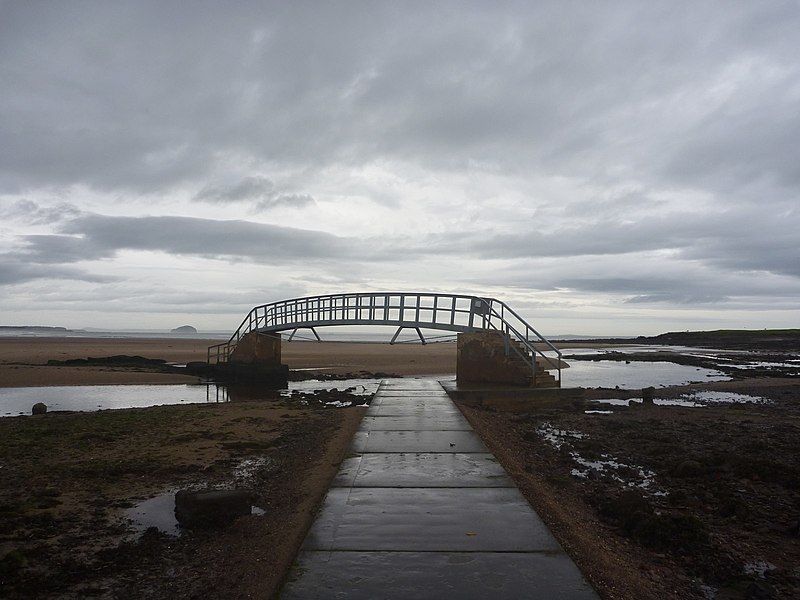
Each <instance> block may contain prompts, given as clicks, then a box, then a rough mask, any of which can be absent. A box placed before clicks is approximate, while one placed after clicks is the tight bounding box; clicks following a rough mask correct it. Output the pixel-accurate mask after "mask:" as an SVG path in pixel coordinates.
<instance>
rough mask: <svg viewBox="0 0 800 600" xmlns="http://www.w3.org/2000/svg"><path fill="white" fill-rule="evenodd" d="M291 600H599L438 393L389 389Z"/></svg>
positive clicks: (346, 470) (358, 441)
mask: <svg viewBox="0 0 800 600" xmlns="http://www.w3.org/2000/svg"><path fill="white" fill-rule="evenodd" d="M280 597H281V598H282V599H294V598H298V599H304V600H306V599H311V598H319V599H328V598H346V599H366V598H370V599H375V598H402V599H403V600H408V599H427V598H430V599H436V600H440V599H446V598H458V599H473V598H474V599H483V598H491V599H493V600H494V599H501V598H542V599H556V598H575V599H596V598H597V596H596V595H595V594H594V592H593V591H592V589H591V588H590V587H589V585H588V584H587V583H586V582H585V581H584V579H583V577H582V576H581V574H580V572H579V571H578V569H577V568H576V567H575V564H574V563H573V562H572V560H571V559H570V558H569V557H568V556H567V555H566V554H565V553H564V551H563V550H562V548H561V546H559V544H558V542H556V540H555V539H554V538H553V536H552V535H551V534H550V532H549V531H548V530H547V528H546V527H545V525H544V523H542V521H541V519H540V518H539V516H538V515H537V514H536V513H535V512H534V511H533V509H531V507H530V505H529V504H528V503H527V501H526V500H525V498H524V497H523V496H522V494H521V493H520V491H519V490H518V489H517V487H516V486H515V485H514V483H513V481H512V480H511V479H510V478H509V477H508V475H507V474H506V473H505V471H504V469H503V468H502V467H501V466H500V464H499V463H498V462H497V461H496V460H495V458H494V457H493V456H492V454H490V453H489V451H488V450H487V449H486V447H485V446H484V445H483V443H482V442H481V440H480V438H479V437H478V436H477V434H476V433H475V432H474V431H473V430H472V427H471V426H470V425H469V423H468V422H467V420H466V419H465V418H464V417H463V416H462V414H461V412H460V411H459V410H458V408H457V407H456V406H455V405H454V404H453V403H452V402H451V401H450V399H449V398H448V397H447V394H445V392H444V390H443V389H442V387H441V385H439V383H438V382H436V381H432V380H424V379H399V380H388V381H385V382H383V384H381V387H380V389H379V391H378V393H377V394H376V395H375V397H374V399H373V401H372V405H371V406H370V408H369V410H368V411H367V415H366V416H365V417H364V420H363V421H362V423H361V429H360V430H359V432H358V433H356V436H355V439H354V441H353V446H352V454H351V456H350V457H349V458H347V459H346V460H345V461H344V462H343V463H342V466H341V468H340V470H339V473H338V475H337V476H336V479H335V481H334V483H333V486H332V487H331V489H330V490H329V492H328V496H327V498H326V499H325V502H324V504H323V506H322V509H321V510H320V512H319V514H318V515H317V519H316V521H315V522H314V524H313V525H312V527H311V530H310V531H309V534H308V536H307V537H306V540H305V543H304V544H303V547H302V549H301V551H300V555H299V556H298V560H297V563H296V564H295V566H294V567H293V569H292V572H291V574H290V577H289V582H288V583H287V585H286V587H285V588H284V590H283V592H282V594H281V596H280Z"/></svg>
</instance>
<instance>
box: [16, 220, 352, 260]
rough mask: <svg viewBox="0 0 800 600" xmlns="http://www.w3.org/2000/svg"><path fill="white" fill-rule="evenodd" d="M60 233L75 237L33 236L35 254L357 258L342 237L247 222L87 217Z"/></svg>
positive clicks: (254, 258)
mask: <svg viewBox="0 0 800 600" xmlns="http://www.w3.org/2000/svg"><path fill="white" fill-rule="evenodd" d="M62 230H63V231H64V233H67V234H70V235H72V236H80V237H72V238H65V237H62V236H37V237H33V239H31V240H30V241H31V242H32V245H33V246H34V248H35V251H36V252H37V253H40V254H45V255H48V254H49V252H48V251H49V250H50V249H52V248H54V247H58V246H59V245H61V244H64V245H66V246H68V249H69V250H76V251H77V253H78V254H79V253H80V251H81V250H82V251H83V252H85V255H84V258H85V259H87V260H90V259H93V258H96V257H97V256H109V255H110V254H113V253H114V252H116V251H117V250H122V249H128V250H153V251H161V252H167V253H171V254H177V255H196V256H204V257H209V258H226V259H229V258H243V259H247V260H263V261H265V262H266V263H268V264H276V263H284V262H297V261H304V260H335V259H341V258H344V257H357V256H358V249H357V248H355V247H354V246H353V244H351V243H350V242H348V240H346V239H344V238H340V237H337V236H334V235H331V234H327V233H323V232H318V231H308V230H303V229H295V228H291V227H280V226H277V225H267V224H261V223H253V222H248V221H217V220H213V219H198V218H191V217H110V216H102V215H88V216H83V217H80V218H78V219H75V220H74V221H72V222H70V223H68V224H67V225H65V226H64V227H63V228H62ZM76 240H77V241H76ZM70 256H73V257H74V256H75V255H74V254H70Z"/></svg>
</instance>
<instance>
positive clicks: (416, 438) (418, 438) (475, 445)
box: [351, 431, 487, 453]
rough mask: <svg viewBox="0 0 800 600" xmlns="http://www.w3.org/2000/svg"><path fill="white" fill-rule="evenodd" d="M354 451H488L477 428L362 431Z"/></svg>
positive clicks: (354, 440) (356, 436)
mask: <svg viewBox="0 0 800 600" xmlns="http://www.w3.org/2000/svg"><path fill="white" fill-rule="evenodd" d="M351 450H352V451H353V452H361V453H364V452H487V450H486V446H484V445H483V442H482V441H481V438H480V437H478V434H477V433H475V432H474V431H445V432H442V431H359V432H357V433H356V434H355V436H353V444H352V446H351Z"/></svg>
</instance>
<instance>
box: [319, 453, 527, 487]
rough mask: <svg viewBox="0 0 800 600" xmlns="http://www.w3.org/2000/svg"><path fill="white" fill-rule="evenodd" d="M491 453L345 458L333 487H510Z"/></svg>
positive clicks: (502, 470) (503, 472)
mask: <svg viewBox="0 0 800 600" xmlns="http://www.w3.org/2000/svg"><path fill="white" fill-rule="evenodd" d="M513 486H514V482H513V481H512V480H511V478H510V477H509V476H508V475H507V474H506V472H505V469H503V467H502V466H501V465H500V463H498V462H497V460H496V459H495V458H494V457H493V456H492V455H491V454H477V453H476V454H449V453H434V452H408V453H399V454H391V453H386V454H362V455H359V456H353V457H350V458H348V459H345V460H344V461H343V462H342V464H341V466H340V467H339V472H338V474H337V475H336V478H335V479H334V481H333V487H456V488H458V487H513Z"/></svg>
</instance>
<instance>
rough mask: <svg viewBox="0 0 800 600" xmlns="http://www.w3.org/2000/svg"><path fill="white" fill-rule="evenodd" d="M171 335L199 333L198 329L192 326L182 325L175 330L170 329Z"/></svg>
mask: <svg viewBox="0 0 800 600" xmlns="http://www.w3.org/2000/svg"><path fill="white" fill-rule="evenodd" d="M170 333H197V329H195V328H194V327H192V326H191V325H181V326H180V327H176V328H175V329H170Z"/></svg>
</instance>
